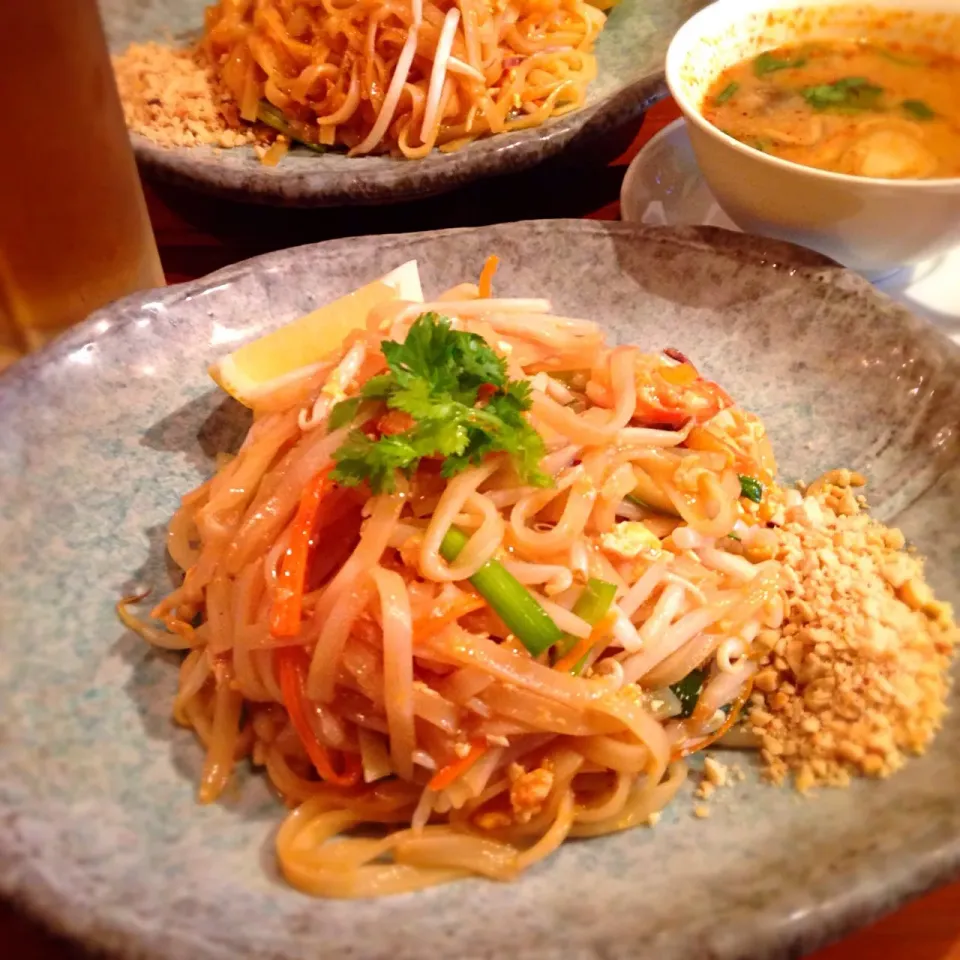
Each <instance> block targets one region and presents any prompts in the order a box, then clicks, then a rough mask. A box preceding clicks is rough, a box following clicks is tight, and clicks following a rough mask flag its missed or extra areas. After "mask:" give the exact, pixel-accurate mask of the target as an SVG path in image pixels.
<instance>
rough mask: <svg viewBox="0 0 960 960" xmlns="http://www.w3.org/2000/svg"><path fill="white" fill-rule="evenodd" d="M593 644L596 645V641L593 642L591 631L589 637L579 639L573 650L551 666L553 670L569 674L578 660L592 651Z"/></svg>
mask: <svg viewBox="0 0 960 960" xmlns="http://www.w3.org/2000/svg"><path fill="white" fill-rule="evenodd" d="M594 643H596V640H594V637H593V632H592V631H591V633H590V636H589V637H581V639H579V640H578V641H577V642H576V644H575V646H574V648H573V649H572V650H571V651H570V652H569V653H568V654H566V655H565V656H563V657H561V658H560V659H559V660H558V661H557V662H556V663H555V664H554V665H553V669H554V670H559V671H561V672H562V673H569V672H570V671H571V670H573V668H574V667H575V666H576V665H577V664H578V663H579V662H580V660H581V659H582V658H583V657H585V656H586V655H587V654H588V653H589V652H590V651H591V650H592V649H593V645H594Z"/></svg>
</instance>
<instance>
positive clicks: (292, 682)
mask: <svg viewBox="0 0 960 960" xmlns="http://www.w3.org/2000/svg"><path fill="white" fill-rule="evenodd" d="M274 661H275V663H276V667H277V674H278V679H279V681H280V693H281V695H282V696H283V705H284V706H285V707H286V708H287V713H288V714H289V716H290V723H292V724H293V729H294V730H296V732H297V736H298V737H299V738H300V742H301V743H302V744H303V749H304V750H306V751H307V756H308V757H309V758H310V762H311V763H312V764H313V765H314V767H315V768H316V771H317V773H319V774H320V776H321V778H322V779H324V780H326V781H327V783H332V784H334V785H335V786H338V787H352V786H353V785H354V784H355V783H357V781H358V780H359V779H360V767H361V764H360V757H359V756H357V754H355V753H344V755H343V761H344V763H343V772H342V773H337V771H336V770H335V769H334V767H333V762H332V761H331V759H330V754H329V753H328V752H327V748H326V747H325V746H324V745H323V744H322V743H321V742H320V741H319V740H318V739H317V735H316V733H315V732H314V729H313V727H312V726H311V725H310V719H309V717H308V715H307V703H306V698H305V697H304V693H303V681H304V676H305V675H306V672H307V668H308V666H309V659H308V657H307V653H306V651H305V650H304V649H303V648H302V647H280V648H279V649H278V650H277V652H276V653H275V654H274Z"/></svg>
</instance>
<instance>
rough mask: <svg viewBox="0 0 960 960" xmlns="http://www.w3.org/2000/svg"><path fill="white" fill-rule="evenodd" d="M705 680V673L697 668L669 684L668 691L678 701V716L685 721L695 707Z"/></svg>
mask: <svg viewBox="0 0 960 960" xmlns="http://www.w3.org/2000/svg"><path fill="white" fill-rule="evenodd" d="M706 679H707V671H706V670H701V669H700V668H699V667H697V668H696V669H694V670H691V671H690V672H689V673H688V674H687V675H686V676H685V677H684V678H683V679H682V680H678V681H677V682H676V683H674V684H671V686H670V689H671V690H672V691H673V692H674V693H675V694H676V695H677V699H678V700H679V701H680V716H681V717H683V718H684V719H686V718H687V717H689V716H690V715H691V714H692V713H693V711H694V709H695V708H696V706H697V701H698V700H699V699H700V693H701V692H702V691H703V681H704V680H706Z"/></svg>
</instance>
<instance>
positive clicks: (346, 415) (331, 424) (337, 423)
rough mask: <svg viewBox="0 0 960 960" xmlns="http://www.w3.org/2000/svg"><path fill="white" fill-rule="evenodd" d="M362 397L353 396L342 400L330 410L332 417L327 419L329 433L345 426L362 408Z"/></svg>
mask: <svg viewBox="0 0 960 960" xmlns="http://www.w3.org/2000/svg"><path fill="white" fill-rule="evenodd" d="M362 399H363V398H362V397H351V398H350V399H349V400H341V401H340V402H339V403H338V404H335V405H334V408H333V409H332V410H331V411H330V419H329V420H327V433H332V432H333V431H334V430H339V429H340V428H341V427H345V426H346V425H347V424H348V423H350V421H351V420H353V418H354V417H355V416H356V415H357V411H358V410H359V409H360V403H361V401H362Z"/></svg>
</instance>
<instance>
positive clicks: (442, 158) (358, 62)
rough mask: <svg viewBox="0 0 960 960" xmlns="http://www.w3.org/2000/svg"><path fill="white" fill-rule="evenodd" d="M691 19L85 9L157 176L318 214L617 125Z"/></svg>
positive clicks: (341, 2) (620, 13) (518, 6)
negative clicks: (103, 35) (94, 12)
mask: <svg viewBox="0 0 960 960" xmlns="http://www.w3.org/2000/svg"><path fill="white" fill-rule="evenodd" d="M700 6H702V3H698V2H696V0H685V2H683V3H681V4H670V3H662V2H653V0H622V2H618V0H613V2H610V0H550V2H547V3H543V2H537V3H533V2H530V0H502V2H501V0H464V2H462V3H461V2H450V0H440V2H437V3H435V2H433V0H404V2H403V3H377V2H369V0H336V2H329V3H325V4H318V3H313V2H309V0H221V2H219V3H215V4H211V5H210V6H209V7H208V8H207V9H206V11H204V10H203V9H202V8H201V7H198V6H197V5H196V4H195V3H192V2H189V0H177V2H173V3H171V2H170V0H164V2H162V3H160V2H156V3H147V4H140V5H138V6H137V7H136V10H135V11H134V10H133V9H132V8H131V7H130V5H129V4H127V3H124V2H112V3H110V2H108V3H105V4H102V10H103V13H104V19H105V23H106V27H107V31H108V34H109V37H110V41H111V48H112V50H113V52H114V69H115V74H116V79H117V83H118V86H119V90H120V96H121V100H122V102H123V105H124V111H125V115H126V118H127V124H128V126H129V128H130V130H131V133H132V135H133V138H134V147H135V150H136V152H137V156H138V159H139V160H140V162H141V164H144V165H146V166H147V167H149V168H150V169H151V170H154V171H156V172H157V173H158V174H160V175H161V176H165V177H166V178H168V179H170V178H172V179H175V180H177V181H180V182H186V183H191V184H194V185H196V186H199V187H201V188H206V189H208V190H213V191H215V192H217V193H220V194H229V195H235V196H238V197H241V198H246V199H251V198H253V199H258V200H260V201H261V202H267V203H269V202H273V203H283V204H287V205H302V206H321V205H330V204H343V203H373V202H380V201H385V200H399V199H403V198H411V197H416V196H425V195H429V194H435V193H440V192H442V191H444V190H448V189H451V188H453V187H455V186H458V185H460V184H463V183H466V182H468V181H470V180H474V179H476V178H478V177H481V176H488V175H491V174H496V173H501V172H507V171H512V170H519V169H522V168H525V167H529V166H532V165H534V164H535V163H537V162H539V160H541V159H543V158H544V157H547V156H549V155H552V154H555V153H557V152H558V151H560V150H561V149H563V148H564V147H565V146H567V145H568V144H570V143H571V142H572V141H574V140H576V139H580V140H583V139H584V138H596V137H598V136H600V135H601V134H603V133H605V132H611V131H615V130H617V129H618V128H619V127H621V126H622V125H623V124H624V123H625V122H628V121H630V120H631V119H635V118H636V117H638V116H639V114H640V113H642V111H643V110H644V109H645V108H646V107H647V106H648V105H649V103H650V102H651V101H652V100H654V99H656V98H658V97H660V96H662V95H663V94H664V93H665V89H666V88H665V86H664V83H663V57H664V54H665V52H666V45H667V43H668V42H669V40H670V38H671V37H672V36H673V33H674V32H675V31H676V29H677V28H678V27H679V26H680V24H682V23H683V21H684V20H685V19H686V18H687V17H689V16H690V15H692V14H693V13H694V12H696V10H697V9H698V8H699V7H700Z"/></svg>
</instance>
